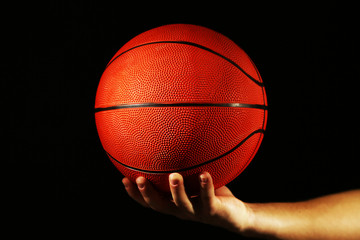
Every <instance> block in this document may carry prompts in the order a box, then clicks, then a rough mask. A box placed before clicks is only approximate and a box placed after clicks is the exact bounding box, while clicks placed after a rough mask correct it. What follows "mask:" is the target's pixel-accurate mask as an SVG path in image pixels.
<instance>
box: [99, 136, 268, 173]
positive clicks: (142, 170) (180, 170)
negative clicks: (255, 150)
mask: <svg viewBox="0 0 360 240" xmlns="http://www.w3.org/2000/svg"><path fill="white" fill-rule="evenodd" d="M264 132H265V131H264V129H258V130H255V131H254V132H252V133H250V134H249V135H248V136H247V137H246V138H244V139H243V140H242V141H241V142H240V143H239V144H238V145H236V146H235V147H234V148H232V149H230V150H229V151H227V152H226V153H224V154H222V155H220V156H218V157H216V158H213V159H211V160H208V161H206V162H203V163H200V164H197V165H194V166H191V167H186V168H182V169H174V170H162V171H161V170H145V169H140V168H135V167H131V166H129V165H126V164H124V163H122V162H120V161H118V160H117V159H115V158H114V157H113V156H111V155H110V154H109V153H108V152H106V151H105V152H106V154H107V155H108V156H109V157H110V158H112V159H113V160H114V161H115V162H117V163H119V164H120V165H122V166H124V167H126V168H128V169H131V170H134V171H138V172H144V173H150V174H162V173H172V172H183V171H187V170H191V169H194V168H197V167H200V166H203V165H206V164H209V163H212V162H214V161H216V160H219V159H220V158H222V157H225V156H226V155H228V154H230V153H232V152H234V151H235V150H236V149H238V148H239V147H240V146H241V145H243V144H244V143H245V142H246V141H247V140H248V139H249V138H251V137H252V136H253V135H255V134H257V133H262V134H264Z"/></svg>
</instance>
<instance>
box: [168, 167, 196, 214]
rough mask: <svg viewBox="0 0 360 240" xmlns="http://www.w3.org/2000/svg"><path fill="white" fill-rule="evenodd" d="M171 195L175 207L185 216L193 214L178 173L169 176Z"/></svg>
mask: <svg viewBox="0 0 360 240" xmlns="http://www.w3.org/2000/svg"><path fill="white" fill-rule="evenodd" d="M169 185H170V191H171V195H172V197H173V200H174V203H175V205H176V206H177V207H178V208H179V210H180V211H183V212H184V213H185V214H193V213H194V209H193V205H192V203H191V202H190V200H189V198H188V196H187V194H186V192H185V186H184V179H183V177H182V176H181V175H180V174H179V173H172V174H170V176H169Z"/></svg>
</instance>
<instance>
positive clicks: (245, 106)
mask: <svg viewBox="0 0 360 240" xmlns="http://www.w3.org/2000/svg"><path fill="white" fill-rule="evenodd" d="M148 107H239V108H256V109H261V110H267V109H268V107H267V106H265V105H260V104H246V103H133V104H119V105H115V106H110V107H104V108H95V112H102V111H108V110H114V109H122V108H148Z"/></svg>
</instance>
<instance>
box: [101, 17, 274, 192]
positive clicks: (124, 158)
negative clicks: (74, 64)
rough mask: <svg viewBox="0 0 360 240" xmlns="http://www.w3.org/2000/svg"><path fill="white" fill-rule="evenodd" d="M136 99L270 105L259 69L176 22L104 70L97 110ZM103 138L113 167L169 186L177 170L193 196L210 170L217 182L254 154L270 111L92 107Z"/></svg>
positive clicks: (147, 35)
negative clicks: (169, 181)
mask: <svg viewBox="0 0 360 240" xmlns="http://www.w3.org/2000/svg"><path fill="white" fill-rule="evenodd" d="M139 103H166V104H168V103H175V104H178V103H199V104H201V103H211V104H219V103H225V104H227V103H240V104H256V105H257V106H267V101H266V94H265V89H264V87H263V84H262V80H261V77H260V74H259V73H258V71H257V69H256V67H255V65H254V64H253V63H252V61H251V59H250V58H249V57H248V56H247V55H246V53H245V52H244V51H243V50H242V49H241V48H239V47H238V46H237V45H236V44H235V43H234V42H232V41H231V40H229V39H228V38H226V37H225V36H223V35H221V34H219V33H217V32H215V31H213V30H210V29H207V28H204V27H200V26H195V25H188V24H173V25H166V26H162V27H159V28H155V29H152V30H149V31H147V32H144V33H142V34H140V35H138V36H136V37H135V38H133V39H132V40H130V41H129V42H128V43H127V44H125V45H124V46H123V47H122V48H121V49H120V50H119V51H118V52H117V53H116V54H115V56H114V57H113V58H112V59H111V61H110V62H109V64H108V66H107V68H106V69H105V71H104V73H103V75H102V77H101V80H100V83H99V86H98V90H97V94H96V101H95V108H96V109H106V108H111V107H113V106H119V105H131V104H139ZM95 120H96V126H97V130H98V133H99V137H100V140H101V143H102V145H103V147H104V149H105V151H106V152H107V154H108V156H109V158H110V159H111V161H112V162H113V163H114V165H115V166H116V167H117V168H118V169H119V170H120V171H121V172H122V173H123V174H124V175H125V176H127V177H129V178H130V179H131V180H133V181H135V179H136V177H137V176H140V175H141V176H144V177H146V178H148V179H149V180H150V181H151V182H152V183H153V184H154V185H155V187H157V188H158V189H159V190H161V191H164V192H168V191H169V188H168V175H169V173H171V172H180V173H181V174H182V175H183V176H184V178H185V183H186V188H187V190H188V191H189V193H191V194H196V192H197V191H198V183H197V182H198V180H197V177H198V175H199V174H200V173H201V172H202V171H208V172H210V174H211V175H212V177H213V179H214V184H215V187H216V188H217V187H220V186H223V185H225V184H227V183H228V182H230V181H232V180H233V179H234V178H235V177H236V176H237V175H239V174H240V173H241V172H242V171H243V170H244V169H245V168H246V166H247V165H248V164H249V163H250V161H251V160H252V159H253V157H254V155H255V154H256V152H257V150H258V148H259V146H260V143H261V141H262V138H263V132H264V130H265V127H266V121H267V110H264V109H261V108H249V107H224V106H190V105H187V106H166V107H164V106H161V107H159V106H157V107H144V106H143V107H139V106H137V107H134V108H132V107H126V108H120V109H107V110H101V111H97V112H96V113H95Z"/></svg>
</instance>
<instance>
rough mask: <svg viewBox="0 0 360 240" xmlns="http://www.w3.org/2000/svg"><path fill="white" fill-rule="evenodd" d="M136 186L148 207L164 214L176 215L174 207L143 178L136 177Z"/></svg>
mask: <svg viewBox="0 0 360 240" xmlns="http://www.w3.org/2000/svg"><path fill="white" fill-rule="evenodd" d="M136 184H137V186H138V189H139V192H140V194H141V196H142V198H143V200H144V202H145V203H146V204H147V205H148V206H149V207H151V208H152V209H154V210H156V211H158V212H162V213H165V214H172V215H175V214H176V213H177V209H176V207H175V205H174V204H173V203H172V202H171V201H170V200H168V199H166V198H164V197H163V196H162V195H161V194H160V193H159V192H158V191H157V190H156V189H154V187H153V186H152V185H151V183H150V182H149V181H147V180H146V179H145V178H144V177H138V178H137V179H136Z"/></svg>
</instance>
